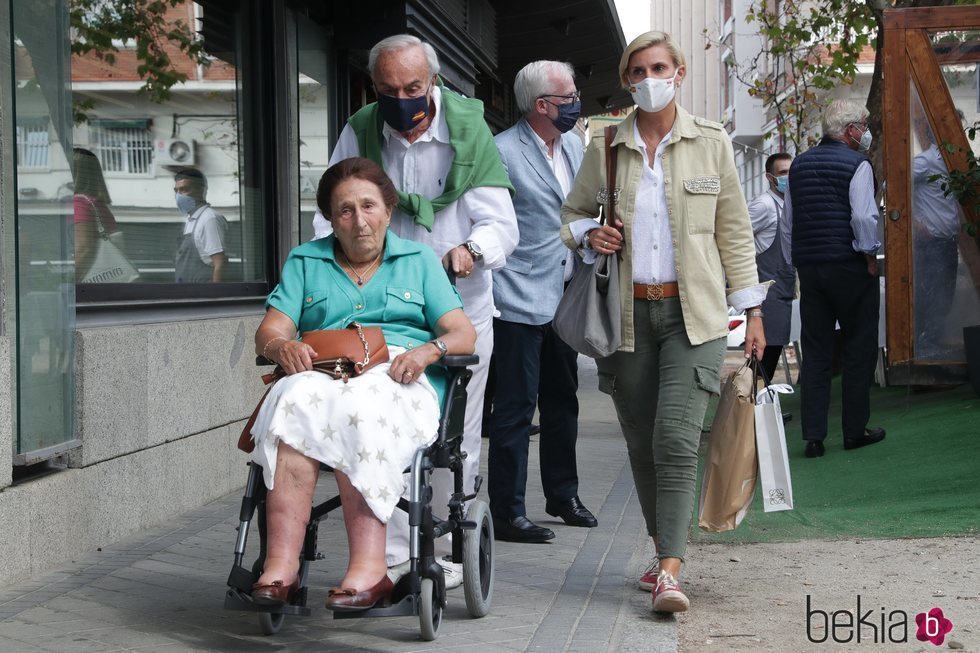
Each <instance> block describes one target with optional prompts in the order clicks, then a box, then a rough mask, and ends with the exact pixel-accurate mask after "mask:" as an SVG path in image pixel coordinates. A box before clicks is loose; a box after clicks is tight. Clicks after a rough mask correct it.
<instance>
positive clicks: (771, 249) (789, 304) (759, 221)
mask: <svg viewBox="0 0 980 653" xmlns="http://www.w3.org/2000/svg"><path fill="white" fill-rule="evenodd" d="M792 163H793V157H792V156H791V155H790V154H788V153H787V152H777V153H776V154H773V155H771V156H770V157H769V158H768V159H766V181H768V182H769V189H768V190H766V192H764V193H762V194H761V195H759V196H757V197H755V198H754V199H753V200H752V201H751V202H749V219H750V220H751V221H752V235H753V236H754V237H755V264H756V267H757V268H758V269H759V281H773V282H775V283H773V285H772V286H770V287H769V291H768V293H767V294H766V299H765V301H764V302H762V312H763V313H765V316H766V317H765V322H764V328H765V332H766V350H765V351H764V352H763V354H762V367H763V369H765V370H766V374H768V376H769V378H770V379H772V377H773V375H774V374H775V373H776V367H777V365H778V364H779V355H780V353H781V352H782V351H783V346H784V345H788V344H789V332H790V323H791V320H792V313H793V295H794V293H795V292H796V272H795V271H794V270H793V264H792V263H791V259H790V252H789V247H787V244H788V243H786V242H784V239H783V234H784V233H785V232H786V230H787V227H786V225H785V216H784V212H783V197H784V194H785V193H786V188H787V185H788V182H789V167H790V164H792Z"/></svg>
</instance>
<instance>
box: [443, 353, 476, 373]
mask: <svg viewBox="0 0 980 653" xmlns="http://www.w3.org/2000/svg"><path fill="white" fill-rule="evenodd" d="M439 362H440V364H441V365H443V366H445V367H447V368H448V369H455V368H461V367H473V366H474V365H476V364H477V363H479V362H480V357H479V356H477V355H476V354H463V355H455V356H443V357H442V360H441V361H439Z"/></svg>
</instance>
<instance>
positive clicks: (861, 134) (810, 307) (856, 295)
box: [784, 100, 885, 458]
mask: <svg viewBox="0 0 980 653" xmlns="http://www.w3.org/2000/svg"><path fill="white" fill-rule="evenodd" d="M870 146H871V131H870V130H869V129H868V110H867V109H866V108H864V107H862V106H860V105H858V104H855V103H853V102H848V101H846V100H835V101H834V102H831V103H830V105H829V106H828V107H827V108H826V109H824V113H823V139H821V141H820V143H819V144H818V145H817V146H816V147H812V148H810V149H809V150H807V151H806V152H804V153H803V154H801V155H800V156H798V157H797V158H796V159H795V160H794V161H793V165H792V166H790V169H789V187H788V188H787V190H786V193H785V199H784V202H785V203H784V211H785V214H786V222H787V223H788V225H789V226H790V227H791V230H792V234H791V239H792V240H791V242H792V255H793V265H795V266H796V270H797V273H798V274H799V277H800V324H801V333H800V343H801V344H802V346H803V362H802V365H801V369H800V377H801V380H800V385H801V391H802V392H801V396H800V408H801V412H802V415H803V439H804V440H805V441H806V450H805V454H806V456H807V457H808V458H819V457H820V456H822V455H823V454H824V440H825V439H826V438H827V411H828V409H829V406H830V377H831V359H832V357H833V352H834V339H835V336H834V332H835V324H840V331H841V339H842V342H843V368H842V379H841V394H842V402H841V428H842V431H843V435H844V448H845V449H856V448H858V447H864V446H867V445H869V444H875V443H876V442H881V441H882V440H884V439H885V429H882V428H868V419H869V417H870V416H871V396H870V392H871V381H872V379H873V377H874V370H875V365H876V363H877V356H878V310H879V303H880V294H879V285H880V284H879V281H878V264H877V260H876V258H875V256H876V254H877V252H878V249H879V248H880V247H881V242H880V241H879V240H878V205H877V202H875V188H876V182H875V178H874V171H873V170H872V169H871V160H870V159H868V157H867V155H866V152H867V151H868V148H869V147H870Z"/></svg>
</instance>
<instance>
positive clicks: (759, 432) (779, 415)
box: [755, 383, 793, 512]
mask: <svg viewBox="0 0 980 653" xmlns="http://www.w3.org/2000/svg"><path fill="white" fill-rule="evenodd" d="M781 393H782V394H792V393H793V387H792V386H789V385H785V384H782V383H779V384H771V385H767V386H766V387H765V388H763V389H762V390H761V391H759V393H758V394H757V395H756V399H755V444H756V449H757V450H758V452H759V481H760V482H761V483H762V507H763V509H764V510H765V511H766V512H776V511H778V510H792V509H793V482H792V479H791V478H790V474H789V454H788V453H787V452H786V431H785V430H784V429H783V411H782V409H781V407H780V405H779V395H780V394H781Z"/></svg>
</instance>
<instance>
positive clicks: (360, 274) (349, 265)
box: [343, 251, 384, 286]
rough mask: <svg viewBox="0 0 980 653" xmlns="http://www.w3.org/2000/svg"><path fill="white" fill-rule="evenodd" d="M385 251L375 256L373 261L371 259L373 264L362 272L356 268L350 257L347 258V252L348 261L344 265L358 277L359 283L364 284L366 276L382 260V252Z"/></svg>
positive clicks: (345, 257) (345, 258) (345, 256)
mask: <svg viewBox="0 0 980 653" xmlns="http://www.w3.org/2000/svg"><path fill="white" fill-rule="evenodd" d="M383 253H384V252H383V251H382V252H381V253H379V254H378V255H377V257H375V259H374V260H373V261H371V264H370V265H368V267H367V268H365V269H364V270H362V271H361V272H358V271H357V270H356V269H355V268H354V264H353V263H351V261H350V259H349V258H347V255H346V254H345V255H344V260H345V261H346V263H344V264H343V265H344V267H345V268H347V269H348V270H350V272H351V274H353V275H354V276H355V277H357V285H359V286H363V285H364V277H366V276H367V275H368V274H370V273H371V271H372V270H374V266H375V265H377V264H378V262H379V261H380V260H381V254H383Z"/></svg>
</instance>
